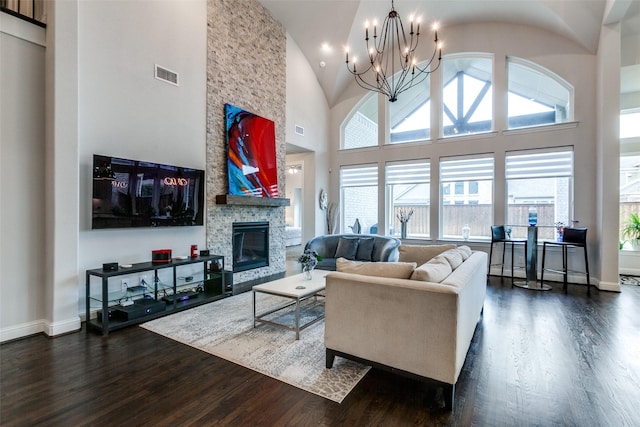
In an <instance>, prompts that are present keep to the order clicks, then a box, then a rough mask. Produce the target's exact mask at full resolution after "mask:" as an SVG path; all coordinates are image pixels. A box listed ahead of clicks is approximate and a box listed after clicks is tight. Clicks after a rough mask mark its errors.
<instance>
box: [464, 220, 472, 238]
mask: <svg viewBox="0 0 640 427" xmlns="http://www.w3.org/2000/svg"><path fill="white" fill-rule="evenodd" d="M470 234H471V228H470V227H469V224H465V225H464V227H462V238H463V239H464V240H469V235H470Z"/></svg>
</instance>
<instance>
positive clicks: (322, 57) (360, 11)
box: [259, 0, 640, 106]
mask: <svg viewBox="0 0 640 427" xmlns="http://www.w3.org/2000/svg"><path fill="white" fill-rule="evenodd" d="M259 1H260V3H262V5H264V6H265V7H266V8H267V9H268V10H269V11H270V12H271V14H272V15H273V16H274V17H275V18H276V19H277V20H278V21H280V22H281V23H282V24H283V25H284V27H285V28H286V30H287V32H288V33H289V35H290V36H291V37H292V38H293V39H294V40H295V42H296V43H297V44H298V46H299V47H300V49H301V50H302V52H303V54H304V55H305V56H306V58H307V59H308V61H309V63H310V64H311V67H312V68H313V69H314V71H315V73H316V76H317V79H318V82H319V83H320V85H321V87H322V89H323V90H324V93H325V95H326V97H327V101H328V103H329V105H330V106H333V105H334V103H335V102H336V100H337V99H338V97H339V95H340V94H341V93H342V92H343V91H344V90H345V89H346V88H347V86H348V85H349V83H350V81H351V79H352V77H351V76H350V74H349V73H348V72H347V71H346V70H345V64H344V46H346V45H357V44H358V43H361V42H362V40H361V39H362V31H363V23H364V22H365V20H366V19H371V17H380V18H382V17H384V16H386V15H387V14H388V13H389V10H390V9H391V0H259ZM395 8H396V10H397V11H398V12H400V14H401V15H402V16H403V17H404V15H405V14H409V13H410V12H412V13H415V14H416V15H418V16H420V15H421V16H429V17H432V19H433V20H437V21H439V22H441V23H443V24H444V25H456V24H461V23H466V22H482V21H491V22H506V23H512V24H523V25H529V26H535V27H539V28H542V29H544V30H546V31H550V32H553V33H557V34H559V35H562V36H564V37H566V38H568V39H570V40H573V41H575V42H576V43H578V44H580V45H582V46H584V47H585V48H586V49H587V50H589V51H590V52H593V53H595V52H596V51H597V48H598V39H599V37H600V28H601V26H602V23H603V22H604V23H614V22H618V21H622V31H621V32H622V36H623V41H624V40H625V39H626V40H637V38H636V37H634V36H635V35H640V0H493V1H491V0H489V1H487V0H430V1H424V0H423V1H411V0H406V1H405V0H398V1H396V2H395ZM403 20H404V18H403ZM445 23H446V24H445ZM639 37H640V36H639ZM324 43H326V44H328V45H329V46H330V47H331V49H329V50H325V49H323V48H322V45H323V44H324ZM626 51H630V52H637V51H638V48H634V49H626V50H625V49H623V53H624V52H626ZM635 56H637V55H635ZM321 61H322V62H324V64H325V66H324V67H321V66H320V62H321ZM639 62H640V58H631V59H629V58H623V61H622V63H623V64H628V65H629V66H630V67H631V68H629V69H627V70H626V72H625V70H623V91H625V89H624V88H625V87H636V86H637V85H638V84H640V76H638V73H636V72H635V71H636V70H637V67H635V65H637V64H638V63H639ZM625 68H626V67H625ZM629 80H630V81H629Z"/></svg>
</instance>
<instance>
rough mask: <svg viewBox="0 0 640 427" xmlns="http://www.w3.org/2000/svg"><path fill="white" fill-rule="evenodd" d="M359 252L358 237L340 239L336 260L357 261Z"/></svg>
mask: <svg viewBox="0 0 640 427" xmlns="http://www.w3.org/2000/svg"><path fill="white" fill-rule="evenodd" d="M357 252H358V238H357V237H340V240H338V247H337V248H336V254H335V256H334V258H346V259H356V253H357Z"/></svg>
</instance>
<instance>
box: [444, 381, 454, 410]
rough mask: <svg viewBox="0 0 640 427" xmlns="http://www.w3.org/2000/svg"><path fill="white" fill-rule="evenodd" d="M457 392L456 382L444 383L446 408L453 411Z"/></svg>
mask: <svg viewBox="0 0 640 427" xmlns="http://www.w3.org/2000/svg"><path fill="white" fill-rule="evenodd" d="M455 392H456V385H455V384H444V385H443V387H442V394H443V397H444V409H447V410H449V411H453V397H454V394H455Z"/></svg>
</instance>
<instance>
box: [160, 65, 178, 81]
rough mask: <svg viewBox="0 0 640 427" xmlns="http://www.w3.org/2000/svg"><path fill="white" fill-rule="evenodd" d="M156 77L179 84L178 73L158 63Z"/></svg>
mask: <svg viewBox="0 0 640 427" xmlns="http://www.w3.org/2000/svg"><path fill="white" fill-rule="evenodd" d="M156 79H158V80H162V81H163V82H166V83H169V84H172V85H174V86H178V73H176V72H175V71H171V70H168V69H166V68H164V67H161V66H160V65H158V64H156Z"/></svg>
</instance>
